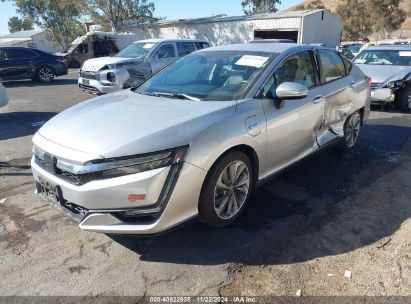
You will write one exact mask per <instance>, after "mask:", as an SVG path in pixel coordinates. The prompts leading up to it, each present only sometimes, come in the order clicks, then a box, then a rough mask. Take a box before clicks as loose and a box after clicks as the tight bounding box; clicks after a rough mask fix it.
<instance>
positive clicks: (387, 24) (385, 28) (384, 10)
mask: <svg viewBox="0 0 411 304" xmlns="http://www.w3.org/2000/svg"><path fill="white" fill-rule="evenodd" d="M367 2H368V5H369V11H370V12H371V16H370V18H371V21H372V23H373V24H374V26H373V30H374V32H376V33H381V32H383V33H384V34H385V35H386V36H388V37H389V36H390V35H391V33H392V32H393V31H394V30H397V29H399V28H400V27H401V24H402V23H403V22H404V21H405V18H406V16H407V14H406V12H405V11H404V10H402V9H401V8H400V7H399V5H400V0H367Z"/></svg>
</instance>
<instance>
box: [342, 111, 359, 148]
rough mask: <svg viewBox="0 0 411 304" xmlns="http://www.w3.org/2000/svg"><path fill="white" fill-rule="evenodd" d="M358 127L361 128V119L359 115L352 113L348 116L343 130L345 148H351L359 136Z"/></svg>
mask: <svg viewBox="0 0 411 304" xmlns="http://www.w3.org/2000/svg"><path fill="white" fill-rule="evenodd" d="M360 127H361V117H360V114H358V113H354V114H353V115H351V116H350V118H349V121H348V122H347V126H346V130H345V134H344V136H345V142H346V143H347V146H348V147H349V148H351V147H352V146H354V144H355V142H356V141H357V139H358V136H359V135H360Z"/></svg>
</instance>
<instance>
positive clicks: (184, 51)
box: [176, 42, 196, 58]
mask: <svg viewBox="0 0 411 304" xmlns="http://www.w3.org/2000/svg"><path fill="white" fill-rule="evenodd" d="M176 45H177V52H178V57H179V58H181V57H184V56H186V55H188V54H190V53H192V52H194V51H196V47H195V44H194V42H176Z"/></svg>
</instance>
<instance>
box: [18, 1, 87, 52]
mask: <svg viewBox="0 0 411 304" xmlns="http://www.w3.org/2000/svg"><path fill="white" fill-rule="evenodd" d="M16 6H17V12H18V13H19V14H21V15H22V16H23V17H26V18H30V19H31V20H33V22H34V23H35V24H37V25H38V26H39V27H41V28H44V29H47V30H48V34H49V37H50V38H51V39H52V40H53V41H55V42H56V43H57V44H58V45H60V47H61V48H63V49H65V48H66V47H67V46H68V45H69V44H70V42H72V41H73V40H74V39H75V38H76V37H77V36H78V35H80V34H81V33H82V31H83V26H82V23H81V22H80V20H79V19H80V17H81V15H82V11H81V4H80V3H79V1H76V0H16Z"/></svg>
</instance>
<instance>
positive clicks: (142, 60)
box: [78, 39, 210, 94]
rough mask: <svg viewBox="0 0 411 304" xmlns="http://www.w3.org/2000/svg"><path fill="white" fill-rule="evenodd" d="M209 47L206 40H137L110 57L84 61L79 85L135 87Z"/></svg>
mask: <svg viewBox="0 0 411 304" xmlns="http://www.w3.org/2000/svg"><path fill="white" fill-rule="evenodd" d="M208 47H210V44H209V42H207V41H205V40H196V39H161V40H160V39H150V40H140V41H137V42H134V43H132V44H130V45H129V46H128V47H126V48H125V49H124V50H122V51H121V52H119V53H118V54H117V55H115V56H113V57H102V58H96V59H90V60H87V61H86V62H85V63H84V64H83V66H82V67H81V69H80V78H79V80H78V84H79V87H80V89H81V90H83V91H85V92H88V93H92V94H105V93H110V92H114V91H118V90H122V89H124V88H130V87H135V86H138V85H139V84H141V83H142V82H144V81H145V80H146V79H148V78H149V77H151V75H153V74H155V73H157V72H158V71H160V70H161V69H163V68H164V67H165V66H167V65H169V64H170V63H172V62H174V61H175V60H177V59H179V58H181V57H183V56H185V55H188V54H190V53H192V52H194V51H196V50H201V49H204V48H208Z"/></svg>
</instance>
